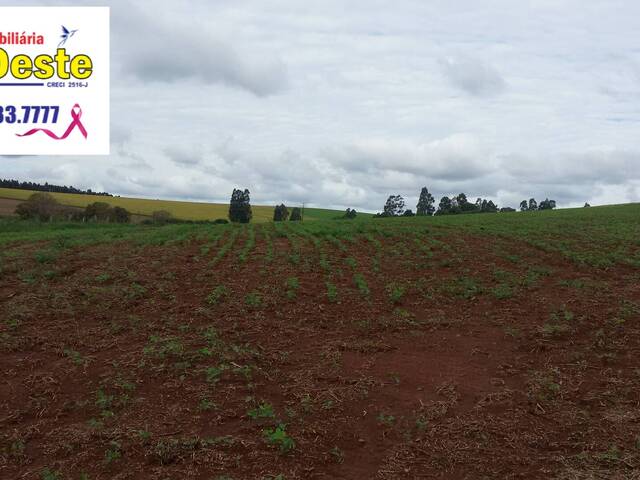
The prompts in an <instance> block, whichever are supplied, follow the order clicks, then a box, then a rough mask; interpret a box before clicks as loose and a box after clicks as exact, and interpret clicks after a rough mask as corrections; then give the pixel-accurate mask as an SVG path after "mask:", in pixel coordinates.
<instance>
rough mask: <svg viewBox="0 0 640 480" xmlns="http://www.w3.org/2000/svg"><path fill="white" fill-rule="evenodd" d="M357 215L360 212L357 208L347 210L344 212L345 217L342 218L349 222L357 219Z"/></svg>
mask: <svg viewBox="0 0 640 480" xmlns="http://www.w3.org/2000/svg"><path fill="white" fill-rule="evenodd" d="M357 214H358V212H356V209H355V208H347V210H346V211H345V212H344V215H343V216H342V218H345V219H347V220H353V219H354V218H356V215H357Z"/></svg>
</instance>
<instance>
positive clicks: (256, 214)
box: [0, 188, 342, 222]
mask: <svg viewBox="0 0 640 480" xmlns="http://www.w3.org/2000/svg"><path fill="white" fill-rule="evenodd" d="M34 193H37V192H34V191H31V190H18V189H12V188H0V198H8V199H15V200H26V199H27V198H29V197H30V196H31V195H33V194H34ZM51 195H53V196H54V197H55V198H56V200H58V202H60V203H61V204H62V205H68V206H71V207H86V206H87V205H88V204H90V203H93V202H105V203H108V204H110V205H112V206H114V207H115V206H118V207H123V208H126V209H127V210H129V212H131V213H133V214H136V215H151V214H152V213H153V212H155V211H157V210H166V211H168V212H171V214H172V215H173V216H174V217H176V218H179V219H183V220H215V219H216V218H227V215H228V214H229V204H225V203H204V202H181V201H177V200H149V199H146V198H128V197H105V196H101V195H81V194H77V193H51ZM251 209H252V211H253V221H254V222H270V221H272V220H273V209H274V207H271V206H264V205H252V206H251ZM341 214H342V212H338V211H335V210H325V209H319V208H309V209H306V210H305V219H307V220H316V219H321V218H322V219H324V218H333V217H335V216H336V215H341Z"/></svg>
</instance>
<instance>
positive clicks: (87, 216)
mask: <svg viewBox="0 0 640 480" xmlns="http://www.w3.org/2000/svg"><path fill="white" fill-rule="evenodd" d="M15 212H16V214H17V215H18V216H19V217H20V218H22V219H23V220H40V221H41V222H49V221H52V220H67V221H76V222H90V221H94V222H112V223H129V222H130V221H131V214H130V213H129V211H127V210H126V209H125V208H122V207H112V206H111V205H109V204H108V203H104V202H94V203H91V204H89V205H87V206H86V207H85V209H84V210H81V209H79V208H74V207H67V206H64V205H60V203H58V201H57V200H56V199H55V198H54V197H53V196H52V195H50V194H49V193H46V192H42V193H34V194H33V195H31V196H30V197H29V198H28V199H27V200H26V201H24V202H22V203H20V204H19V205H18V206H17V207H16V210H15Z"/></svg>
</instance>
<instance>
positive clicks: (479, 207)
mask: <svg viewBox="0 0 640 480" xmlns="http://www.w3.org/2000/svg"><path fill="white" fill-rule="evenodd" d="M497 211H498V206H497V205H496V204H495V203H493V201H492V200H486V199H483V198H478V199H477V200H476V201H475V203H472V202H470V201H469V200H468V199H467V196H466V195H465V194H464V193H459V194H458V195H456V196H455V197H451V198H449V197H446V196H445V197H442V198H441V199H440V204H439V205H438V210H436V213H435V214H436V215H456V214H460V213H496V212H497Z"/></svg>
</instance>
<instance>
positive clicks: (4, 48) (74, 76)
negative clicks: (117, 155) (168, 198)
mask: <svg viewBox="0 0 640 480" xmlns="http://www.w3.org/2000/svg"><path fill="white" fill-rule="evenodd" d="M108 153H109V8H108V7H0V154H1V155H107V154H108Z"/></svg>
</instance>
